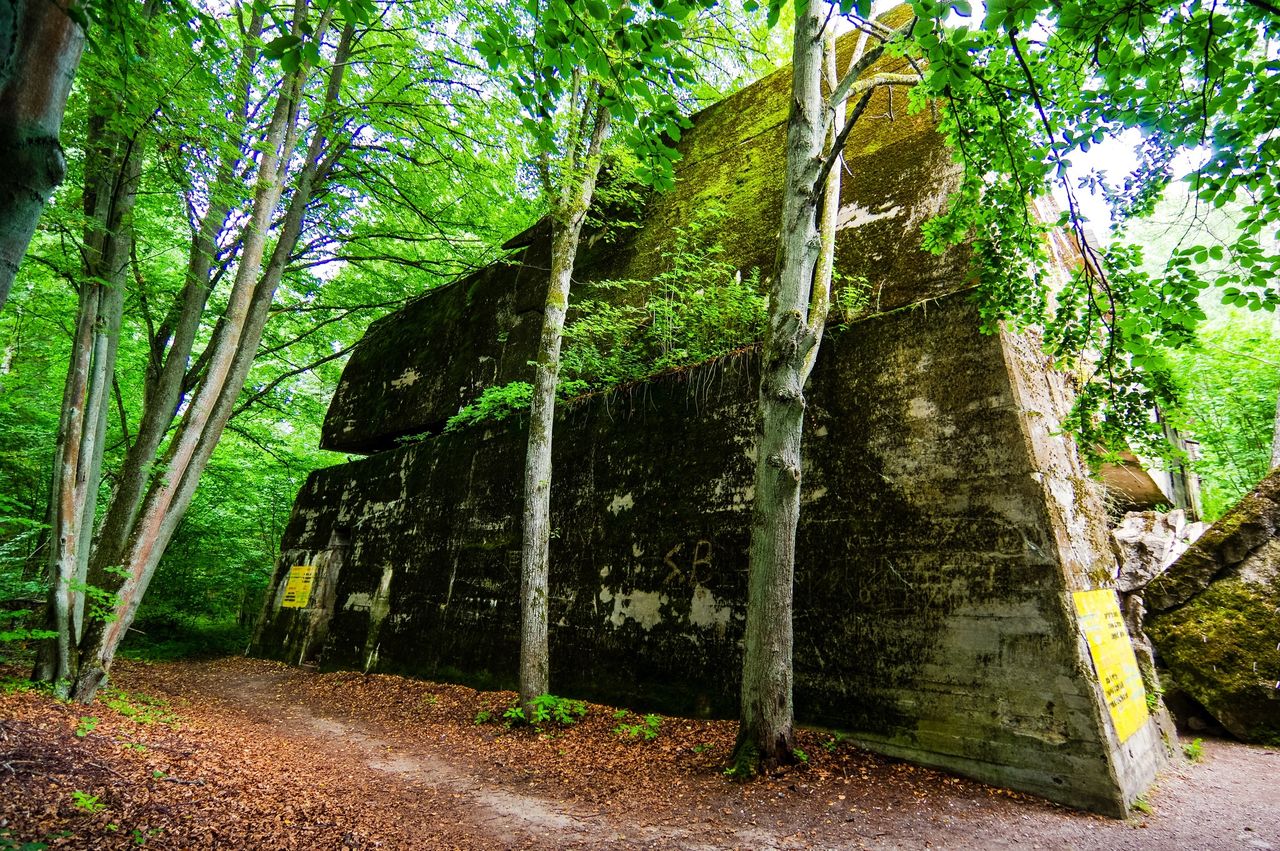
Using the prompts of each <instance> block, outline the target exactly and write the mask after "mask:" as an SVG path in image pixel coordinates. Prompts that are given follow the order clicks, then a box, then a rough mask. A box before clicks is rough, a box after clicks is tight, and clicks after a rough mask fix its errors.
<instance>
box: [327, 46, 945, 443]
mask: <svg viewBox="0 0 1280 851" xmlns="http://www.w3.org/2000/svg"><path fill="white" fill-rule="evenodd" d="M853 44H854V42H853V40H851V39H844V40H843V42H842V51H844V52H845V53H846V54H847V53H848V51H850V50H852V48H853ZM900 62H901V61H900V60H884V61H883V62H882V63H881V65H882V67H883V68H884V69H885V70H889V69H891V68H893V67H894V64H895V63H899V64H900ZM790 80H791V78H790V71H789V70H783V71H779V72H777V73H775V74H772V75H770V76H768V77H766V78H765V79H763V80H761V81H760V82H758V83H756V84H755V85H752V86H750V87H748V88H746V89H743V90H742V91H740V92H738V93H737V94H735V95H733V96H732V97H729V98H726V99H725V100H724V101H722V102H720V103H718V104H716V105H714V106H711V107H708V108H707V109H705V110H703V111H702V112H701V113H699V114H698V115H696V116H695V117H694V127H693V129H691V130H689V131H687V132H686V133H685V134H684V135H683V137H682V139H681V141H680V151H681V153H682V159H681V160H680V162H679V163H678V164H677V166H676V178H677V185H676V188H675V189H674V190H672V191H670V192H664V193H656V194H654V195H653V196H652V197H651V199H650V200H649V202H648V203H647V205H646V206H645V208H644V209H643V210H642V211H641V212H640V216H639V221H640V223H641V224H642V225H643V226H642V227H640V228H638V229H627V230H626V231H624V232H623V234H622V235H621V237H620V238H618V239H616V240H614V239H609V238H606V237H607V236H608V235H607V234H604V233H602V232H600V231H596V232H593V233H587V234H586V235H585V236H584V240H583V247H582V249H581V250H580V253H579V256H578V260H577V263H576V264H575V267H574V281H575V283H574V293H573V295H572V300H573V301H574V302H577V301H579V300H581V299H583V298H593V297H595V295H594V294H593V293H592V292H591V289H590V283H591V282H592V281H601V280H607V279H635V280H647V279H650V278H652V277H653V275H654V274H656V273H657V272H658V271H659V263H660V262H661V258H662V253H663V251H664V250H665V249H667V248H669V247H670V246H669V242H670V235H671V232H672V229H673V228H675V227H680V226H683V225H687V224H688V223H689V222H690V221H691V220H692V219H693V217H694V215H695V213H696V212H697V211H698V210H700V209H702V208H704V207H705V206H707V205H708V204H709V203H713V202H714V203H718V204H721V205H723V206H724V208H725V210H726V212H727V216H726V217H725V218H724V220H723V222H722V224H721V226H720V227H719V228H718V229H717V230H716V231H715V234H714V238H715V239H716V240H717V241H719V242H720V244H721V245H722V246H723V248H724V258H725V259H726V260H727V261H728V262H730V263H732V264H733V265H735V266H736V267H737V268H738V269H739V270H740V271H742V272H743V273H744V274H746V273H749V272H750V271H751V270H753V269H756V270H759V271H760V272H761V274H762V276H765V277H767V276H768V275H769V273H770V270H771V269H772V267H773V261H774V257H775V254H776V252H777V233H778V222H779V221H780V220H781V203H782V195H781V193H782V183H781V181H782V174H783V165H784V158H785V147H784V141H785V135H786V119H787V109H788V103H789V100H788V92H789V87H790ZM867 115H868V116H869V117H870V116H882V117H880V118H876V119H874V120H865V121H862V122H860V123H859V124H858V126H857V128H856V130H855V132H854V133H853V134H852V136H851V138H850V140H849V142H848V144H847V145H846V148H845V161H846V172H847V174H846V177H845V179H844V180H843V182H842V188H841V212H840V222H839V233H838V236H837V240H836V263H837V268H839V269H840V270H841V272H842V273H843V274H844V275H846V276H851V277H852V276H860V277H862V278H865V279H866V282H867V283H866V286H867V288H868V292H869V294H870V297H871V304H872V306H873V308H874V309H876V310H891V309H894V308H897V307H901V306H903V305H906V304H910V303H913V302H916V301H919V300H921V299H924V298H928V297H932V296H937V295H942V294H945V293H948V292H952V291H954V290H955V289H956V287H957V285H958V284H959V285H963V282H964V280H965V275H966V265H967V263H968V253H967V251H966V250H964V249H957V250H954V251H951V252H948V253H946V254H943V255H934V254H930V253H929V252H926V251H924V250H923V249H922V248H921V247H920V245H921V238H920V226H921V225H922V224H923V223H924V222H925V221H927V220H928V219H929V218H931V217H932V216H934V215H936V214H937V213H939V212H941V211H942V210H943V208H944V206H945V204H946V199H947V195H948V193H949V192H951V191H952V189H953V188H954V187H955V182H956V177H957V175H958V171H957V168H956V166H955V164H954V162H953V159H952V156H951V153H950V152H949V151H948V150H947V148H946V146H945V145H944V144H943V142H942V139H941V138H940V137H939V136H938V135H937V134H936V133H935V132H934V130H933V125H932V118H931V116H930V115H929V113H928V112H923V113H919V114H916V115H908V114H907V111H906V97H905V96H904V95H903V94H902V93H901V92H899V93H897V94H893V92H892V91H891V90H890V89H888V88H886V89H882V90H881V92H880V93H879V94H877V95H876V96H875V98H874V99H873V100H872V102H871V104H870V105H869V107H868V110H867ZM548 243H549V231H548V229H547V228H546V226H545V223H543V224H540V225H538V226H535V227H534V228H532V229H530V231H529V232H527V233H525V234H522V235H520V236H518V237H516V238H514V239H513V240H511V241H510V242H509V243H508V245H510V246H512V247H513V249H514V250H513V253H512V255H511V256H510V257H509V258H508V260H507V262H505V263H501V264H495V265H494V266H490V267H488V268H486V269H484V270H481V271H480V272H477V273H475V274H473V275H471V276H469V277H467V278H465V279H464V280H462V281H459V282H457V283H455V284H452V285H450V286H446V287H441V288H439V289H437V290H433V291H431V292H428V293H426V294H425V295H423V296H422V297H421V298H419V299H418V300H416V301H414V302H413V303H412V304H411V305H409V306H408V307H407V308H405V309H404V310H401V311H399V312H397V313H395V314H392V315H390V316H387V317H385V318H384V319H381V320H379V321H378V322H375V323H374V324H373V326H371V327H370V329H369V332H368V333H367V334H366V335H365V338H364V340H363V341H362V342H361V344H360V346H358V347H357V348H356V350H355V351H354V352H353V353H352V355H351V359H350V361H349V362H348V365H347V367H346V369H345V371H344V372H343V376H342V380H341V382H340V384H339V385H338V388H337V391H336V392H335V394H334V398H333V403H332V405H331V406H330V408H329V413H328V415H327V417H326V418H325V423H324V429H323V433H322V437H321V445H322V446H323V447H325V448H326V449H335V450H341V451H347V452H365V453H367V452H378V451H382V450H385V449H389V448H392V447H393V446H395V440H396V438H399V437H403V436H405V435H413V434H420V433H424V432H433V431H438V430H439V428H440V427H441V426H442V425H443V424H444V422H445V421H446V420H447V419H448V418H449V417H450V416H452V415H453V414H455V413H457V411H458V408H459V407H461V406H462V405H464V404H466V403H468V402H470V401H472V400H473V399H474V398H475V397H476V396H478V395H479V393H480V391H481V390H483V389H484V388H485V387H488V386H491V385H495V384H505V383H507V382H509V381H514V380H530V377H531V376H532V369H531V368H530V367H529V366H528V362H529V361H530V360H532V359H533V356H534V352H535V347H536V343H537V340H538V335H539V332H540V329H541V322H542V305H543V301H544V300H545V298H546V287H547V270H548V269H549V268H550V259H549V246H548ZM605 297H610V298H612V297H616V296H614V295H613V294H612V293H610V294H607V295H606V296H605ZM632 297H637V296H636V295H635V294H633V295H632Z"/></svg>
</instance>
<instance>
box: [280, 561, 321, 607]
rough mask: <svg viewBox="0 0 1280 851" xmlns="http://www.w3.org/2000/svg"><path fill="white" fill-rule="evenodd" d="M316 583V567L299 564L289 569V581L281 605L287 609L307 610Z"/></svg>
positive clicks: (286, 583) (285, 586)
mask: <svg viewBox="0 0 1280 851" xmlns="http://www.w3.org/2000/svg"><path fill="white" fill-rule="evenodd" d="M315 581H316V568H315V565H313V564H299V565H294V566H293V567H291V568H289V579H288V581H287V582H285V585H284V600H283V602H281V603H280V605H281V606H283V607H284V608H286V609H303V608H306V605H307V602H308V601H309V600H310V599H311V586H312V585H314V584H315Z"/></svg>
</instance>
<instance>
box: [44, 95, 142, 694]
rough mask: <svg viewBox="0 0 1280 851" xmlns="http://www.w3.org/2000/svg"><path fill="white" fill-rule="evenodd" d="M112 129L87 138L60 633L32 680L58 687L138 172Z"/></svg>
mask: <svg viewBox="0 0 1280 851" xmlns="http://www.w3.org/2000/svg"><path fill="white" fill-rule="evenodd" d="M106 123H107V122H106V121H105V120H96V121H94V122H92V124H91V129H90V134H89V143H88V148H89V149H90V150H91V152H92V153H91V154H90V156H89V157H88V162H87V163H86V174H85V190H84V206H85V221H86V224H85V235H84V244H83V248H82V255H83V257H84V264H83V268H82V280H83V283H82V284H81V287H80V299H79V302H80V304H79V310H78V318H77V323H76V326H77V327H76V335H75V337H74V339H73V344H72V354H71V364H70V368H69V369H68V372H67V381H66V384H65V387H64V391H63V400H62V414H61V417H60V423H61V425H60V428H59V433H58V445H57V449H56V451H55V456H54V457H55V462H54V464H55V466H54V475H53V481H52V486H51V496H50V533H51V534H50V547H49V574H48V575H49V591H50V597H49V606H48V628H49V629H51V630H54V631H55V632H57V633H58V637H57V638H56V639H55V640H53V641H51V642H49V643H47V644H46V645H45V647H44V648H42V650H41V654H40V659H39V661H38V663H37V668H36V673H35V677H36V678H37V679H41V680H46V681H51V682H56V683H62V682H64V681H65V680H66V679H67V677H68V675H69V674H70V672H71V671H73V670H74V669H75V664H76V662H75V659H74V658H73V655H72V654H73V653H74V649H75V645H76V641H77V640H78V639H79V637H80V633H81V627H82V624H83V615H84V607H85V591H86V581H87V574H88V565H89V554H90V546H91V543H92V540H93V527H94V518H95V515H96V511H97V497H98V487H99V484H100V481H101V478H102V460H103V452H104V450H105V445H106V431H107V412H108V408H109V406H110V388H111V382H112V378H113V376H114V375H115V363H116V352H117V349H118V347H119V337H120V322H121V316H122V311H123V308H124V293H125V289H126V280H127V271H128V264H129V255H130V252H131V250H132V246H133V235H132V225H131V223H130V217H131V215H132V212H133V207H134V203H135V201H136V199H137V189H138V181H139V178H140V176H141V154H140V152H139V151H138V149H137V143H136V140H135V139H130V138H127V137H121V136H119V135H117V134H110V135H109V137H108V138H105V139H104V138H103V137H102V131H103V128H104V127H105V126H106ZM64 610H65V611H64ZM51 655H53V656H56V658H53V659H51V658H50V656H51Z"/></svg>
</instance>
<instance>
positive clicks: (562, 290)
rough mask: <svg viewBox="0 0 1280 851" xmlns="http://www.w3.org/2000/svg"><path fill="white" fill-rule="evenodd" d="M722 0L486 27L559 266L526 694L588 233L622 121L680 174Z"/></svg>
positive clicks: (525, 554)
mask: <svg viewBox="0 0 1280 851" xmlns="http://www.w3.org/2000/svg"><path fill="white" fill-rule="evenodd" d="M714 4H715V0H692V2H687V0H676V2H665V3H664V2H661V0H652V2H651V3H649V4H643V3H642V4H634V3H632V2H631V0H528V1H527V2H519V3H512V4H509V5H508V4H503V5H501V6H499V7H498V8H497V9H496V10H495V11H496V13H497V14H496V15H495V19H494V20H493V21H492V22H491V23H490V24H489V25H487V26H486V27H485V28H484V29H483V31H482V37H481V39H480V41H479V43H478V48H479V50H480V53H481V54H482V55H483V56H484V57H485V59H486V60H487V61H488V63H489V65H490V67H491V68H493V69H494V70H497V71H500V72H502V73H503V74H504V75H505V80H506V82H507V84H508V85H509V86H510V87H511V89H512V91H513V92H514V93H515V94H516V96H517V97H518V98H519V101H520V104H521V106H522V117H521V123H522V126H523V128H524V131H525V135H526V137H527V139H528V142H529V147H530V156H531V158H532V161H533V165H534V167H535V170H536V172H537V179H538V189H539V190H540V192H541V195H542V201H543V204H544V205H545V207H546V209H547V218H548V219H549V221H550V225H551V275H550V281H549V283H548V286H547V298H546V303H545V308H544V313H543V323H542V334H541V337H540V341H539V345H538V353H537V358H536V362H535V378H534V390H533V399H532V405H531V410H530V414H529V443H528V451H527V455H526V459H525V471H524V510H523V516H522V529H523V541H522V545H521V574H520V575H521V587H520V601H521V603H520V611H521V629H520V702H521V705H522V707H523V708H524V711H525V717H526V718H532V717H533V716H532V701H533V699H534V698H536V697H538V696H539V695H542V694H546V693H547V692H548V691H549V690H550V662H549V649H548V638H547V636H548V625H547V621H548V595H549V590H548V589H549V573H550V565H549V557H550V539H551V535H552V530H551V480H552V469H551V439H552V424H553V422H554V419H555V391H556V384H557V382H558V380H559V376H560V347H561V341H562V339H563V334H564V317H565V312H566V310H567V309H568V306H569V291H570V286H571V282H572V279H573V269H574V264H575V262H576V259H577V254H578V243H579V238H580V235H581V233H582V225H583V222H584V221H585V219H586V215H587V210H588V208H589V207H590V206H591V202H592V199H593V197H594V194H595V187H596V179H597V176H598V175H599V172H600V165H601V161H602V158H603V156H604V153H605V143H606V141H607V140H608V139H609V138H610V134H611V130H612V128H613V126H614V123H615V122H618V123H621V124H622V125H623V126H625V127H626V128H627V130H626V132H625V133H624V134H623V139H622V143H623V144H625V145H626V146H627V147H629V148H630V149H631V150H632V151H633V152H634V153H635V154H636V155H637V156H638V157H639V160H640V165H639V167H638V169H637V176H638V177H639V178H640V179H641V180H642V181H643V182H646V183H648V184H650V185H652V186H655V187H657V188H659V189H662V188H666V187H668V186H670V185H672V183H673V182H674V171H673V162H674V160H675V157H676V153H675V151H674V149H673V148H672V147H670V145H669V141H670V142H675V141H678V140H679V138H680V132H681V129H682V128H684V127H687V126H688V121H687V119H685V118H683V117H682V116H681V114H680V103H679V100H678V97H679V95H680V93H681V92H682V91H683V90H687V89H688V88H690V87H691V86H693V85H694V83H695V78H694V75H693V70H694V63H693V61H692V60H691V59H690V58H689V57H688V56H686V55H684V53H683V52H682V50H681V45H682V42H684V41H685V40H686V39H688V38H689V37H690V35H691V32H692V30H693V28H694V27H695V26H696V25H697V24H698V21H699V16H698V12H699V10H706V9H710V8H711V7H712V6H714Z"/></svg>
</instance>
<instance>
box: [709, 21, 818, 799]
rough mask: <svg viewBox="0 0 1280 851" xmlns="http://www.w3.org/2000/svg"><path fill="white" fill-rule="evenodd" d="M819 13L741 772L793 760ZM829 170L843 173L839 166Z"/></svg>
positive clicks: (788, 253) (762, 462) (805, 80)
mask: <svg viewBox="0 0 1280 851" xmlns="http://www.w3.org/2000/svg"><path fill="white" fill-rule="evenodd" d="M822 12H823V6H822V4H819V3H816V2H815V3H810V4H808V5H807V6H806V7H805V8H804V9H803V10H800V11H797V14H796V22H795V37H794V43H793V58H792V102H791V114H790V116H789V118H788V121H787V162H786V172H785V177H784V180H785V183H784V186H785V189H784V197H783V209H782V234H781V241H780V245H779V251H778V275H777V279H776V281H775V282H774V284H773V287H772V291H771V292H770V297H769V325H768V329H767V331H766V334H765V341H764V354H763V361H764V362H763V367H762V372H761V379H760V416H759V421H758V422H759V431H758V433H757V443H756V473H755V499H754V505H753V508H752V526H751V546H750V551H749V561H750V566H749V578H748V586H747V622H746V632H745V636H744V649H743V661H742V705H741V712H742V716H741V719H740V724H741V726H740V727H739V730H738V741H737V744H736V745H735V747H734V753H733V757H732V765H731V770H732V772H733V773H735V774H738V775H744V776H745V775H751V774H754V773H756V772H757V771H759V770H761V769H762V768H769V767H773V766H776V765H778V764H779V763H783V762H790V761H792V760H793V759H794V756H793V751H794V747H795V744H794V742H795V739H794V730H793V712H792V643H793V642H792V582H793V577H794V574H795V543H796V526H797V524H798V521H799V517H800V470H801V462H800V437H801V430H802V428H803V425H804V404H805V403H804V385H805V382H806V381H807V380H808V377H809V373H810V372H811V371H812V368H813V362H814V358H815V356H816V354H817V347H818V344H819V342H820V339H821V333H822V326H823V322H824V320H825V315H823V314H822V313H819V312H818V311H816V310H811V300H813V299H814V296H815V292H816V291H815V280H814V273H815V269H816V266H817V263H818V259H819V255H820V254H821V240H820V237H819V231H818V210H819V202H820V200H821V199H820V195H821V194H822V192H821V190H820V187H819V186H818V180H819V175H820V171H821V167H822V162H823V152H824V147H825V142H826V139H825V134H826V128H825V125H824V118H825V116H824V108H825V104H824V102H823V98H822V64H823V52H824V51H823V33H822V29H823V27H822V24H823V20H824V16H823V14H822ZM830 174H831V175H832V176H835V177H836V178H837V179H838V174H839V170H838V169H832V170H831V172H830ZM836 199H838V184H837V190H836ZM832 220H834V217H832ZM832 233H834V231H832ZM828 286H829V279H828ZM822 301H823V299H822V298H821V295H820V293H819V302H822ZM819 307H820V308H821V307H822V305H821V304H820V305H819Z"/></svg>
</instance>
